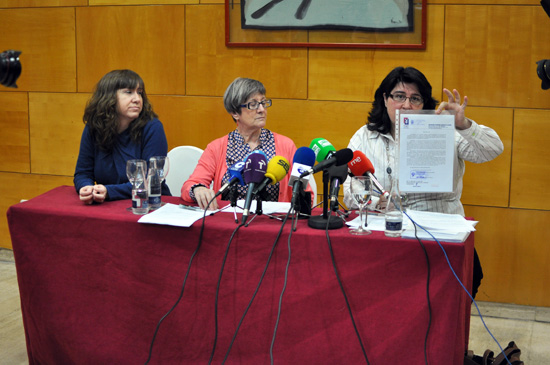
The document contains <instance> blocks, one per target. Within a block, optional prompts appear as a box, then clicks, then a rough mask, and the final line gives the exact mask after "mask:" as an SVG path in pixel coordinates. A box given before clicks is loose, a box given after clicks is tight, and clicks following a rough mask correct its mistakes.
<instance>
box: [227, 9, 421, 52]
mask: <svg viewBox="0 0 550 365" xmlns="http://www.w3.org/2000/svg"><path fill="white" fill-rule="evenodd" d="M225 31H226V32H225V36H226V37H225V38H226V45H227V46H235V47H356V48H409V49H425V48H426V0H225Z"/></svg>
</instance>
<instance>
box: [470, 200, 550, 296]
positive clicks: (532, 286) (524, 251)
mask: <svg viewBox="0 0 550 365" xmlns="http://www.w3.org/2000/svg"><path fill="white" fill-rule="evenodd" d="M465 209H466V215H467V216H470V217H473V218H475V219H476V220H478V221H479V223H478V225H477V226H476V229H477V231H476V233H475V245H476V249H477V251H478V254H479V257H480V260H481V264H482V266H483V273H484V278H483V280H482V282H481V287H480V288H479V294H478V296H477V297H476V299H477V300H483V301H490V302H501V303H515V304H523V305H533V306H548V305H549V303H550V291H549V290H548V288H549V287H550V275H548V263H549V262H550V246H549V245H547V244H546V242H547V241H548V228H546V227H548V222H550V211H536V210H521V209H502V208H487V207H472V206H466V207H465ZM543 227H544V228H543ZM541 228H543V229H541Z"/></svg>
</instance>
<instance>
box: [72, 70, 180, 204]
mask: <svg viewBox="0 0 550 365" xmlns="http://www.w3.org/2000/svg"><path fill="white" fill-rule="evenodd" d="M82 119H83V121H84V124H85V127H84V132H83V133H82V139H81V141H80V153H79V155H78V160H77V162H76V169H75V173H74V185H75V188H76V191H77V193H78V194H79V195H80V200H82V201H83V202H84V203H86V204H92V203H93V202H96V203H102V202H103V201H105V200H118V199H129V198H131V196H132V184H131V183H130V182H129V181H128V178H127V177H126V161H128V160H131V159H143V160H146V161H148V160H149V158H150V157H152V156H166V154H167V152H168V143H167V141H166V135H165V134H164V128H163V126H162V123H161V122H160V121H159V120H158V119H157V115H156V114H155V112H154V111H153V107H152V105H151V104H150V103H149V99H147V94H146V93H145V84H144V83H143V80H142V79H141V77H140V76H139V75H138V74H137V73H135V72H134V71H131V70H114V71H111V72H109V73H107V74H106V75H105V76H103V77H102V78H101V80H99V82H98V83H97V85H96V87H95V90H94V93H93V95H92V97H91V98H90V100H89V101H88V104H87V105H86V108H85V110H84V116H83V118H82ZM162 194H163V195H170V190H169V189H168V186H167V185H166V184H165V183H164V182H163V186H162Z"/></svg>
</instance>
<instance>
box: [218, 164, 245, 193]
mask: <svg viewBox="0 0 550 365" xmlns="http://www.w3.org/2000/svg"><path fill="white" fill-rule="evenodd" d="M243 168H244V161H240V162H237V163H236V164H234V165H231V166H229V168H228V169H227V171H228V172H229V181H228V182H226V183H225V184H224V185H223V186H222V187H221V188H220V190H219V191H218V192H217V193H216V196H219V195H220V194H223V192H224V191H226V190H227V189H228V188H230V187H232V186H233V185H235V184H237V183H240V184H241V185H244V181H243V174H242V171H243Z"/></svg>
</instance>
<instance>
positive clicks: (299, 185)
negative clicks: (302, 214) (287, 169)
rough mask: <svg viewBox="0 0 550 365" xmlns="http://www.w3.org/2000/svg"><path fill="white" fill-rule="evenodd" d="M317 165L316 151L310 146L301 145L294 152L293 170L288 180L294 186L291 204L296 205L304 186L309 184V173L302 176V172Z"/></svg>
mask: <svg viewBox="0 0 550 365" xmlns="http://www.w3.org/2000/svg"><path fill="white" fill-rule="evenodd" d="M313 165H315V152H313V150H312V149H311V148H309V147H300V148H298V149H297V150H296V152H295V153H294V158H293V159H292V172H291V173H290V178H289V180H288V185H289V186H292V199H291V201H290V205H291V206H292V207H295V206H296V202H297V201H298V199H299V196H300V193H301V190H302V189H303V186H306V187H307V184H309V175H307V176H304V177H301V175H302V173H304V172H306V171H307V170H309V169H310V168H311V167H312V166H313Z"/></svg>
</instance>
